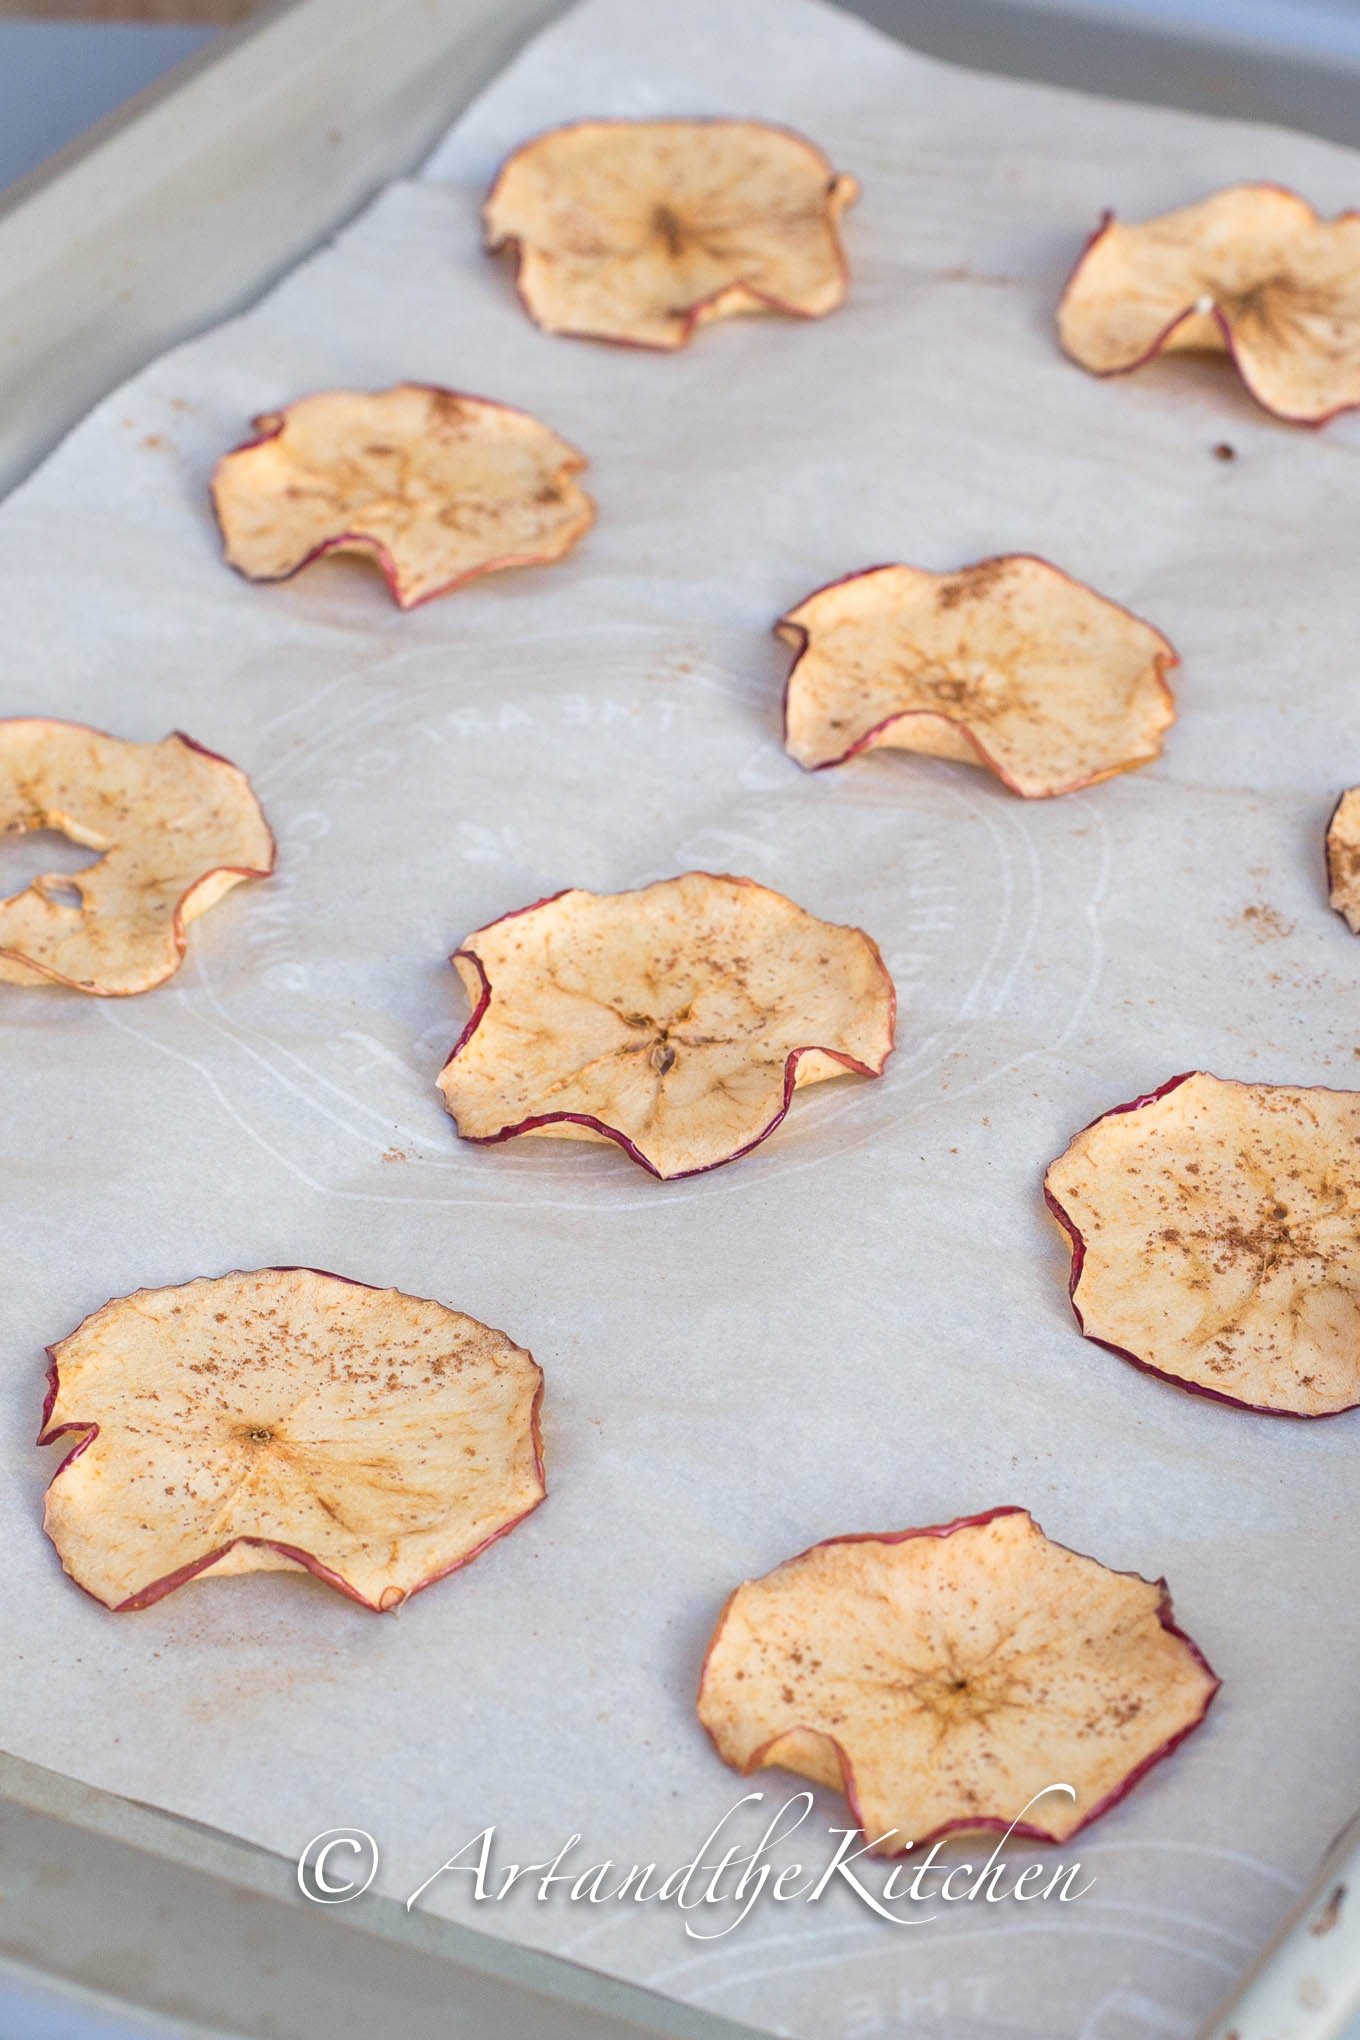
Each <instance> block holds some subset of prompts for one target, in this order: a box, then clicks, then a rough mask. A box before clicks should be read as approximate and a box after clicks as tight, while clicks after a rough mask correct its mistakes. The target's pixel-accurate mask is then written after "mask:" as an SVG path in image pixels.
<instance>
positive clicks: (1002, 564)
mask: <svg viewBox="0 0 1360 2040" xmlns="http://www.w3.org/2000/svg"><path fill="white" fill-rule="evenodd" d="M775 630H776V632H777V634H778V635H779V636H780V637H781V638H783V639H784V641H785V642H786V643H787V644H790V645H792V646H794V648H795V650H796V652H797V657H796V658H795V660H794V663H793V667H792V670H791V671H790V673H789V679H788V686H787V689H786V692H785V696H784V743H785V748H786V749H787V750H788V751H789V753H790V755H791V756H792V757H794V758H796V759H797V760H798V763H799V764H800V765H803V766H805V767H807V769H808V770H809V771H819V770H821V769H822V768H823V767H824V766H828V765H841V764H844V762H845V760H846V759H847V758H853V757H855V756H856V755H857V754H858V753H859V752H861V751H868V750H872V749H874V748H876V747H877V746H880V745H887V746H889V747H891V748H893V749H897V750H905V751H923V752H925V753H927V754H928V755H929V756H930V757H933V758H955V759H961V760H962V761H963V762H965V763H966V764H971V765H978V764H981V765H985V766H987V767H989V769H990V770H991V771H993V772H994V773H995V774H996V776H997V778H998V779H1000V780H1001V781H1002V782H1003V783H1004V784H1005V785H1006V786H1008V787H1010V789H1011V791H1012V792H1013V793H1018V794H1022V795H1023V796H1024V797H1025V798H1026V799H1030V800H1037V799H1043V798H1046V797H1047V796H1049V795H1051V794H1058V793H1073V792H1075V791H1077V789H1078V788H1080V787H1083V786H1093V785H1095V784H1096V782H1097V781H1099V780H1102V779H1110V778H1112V777H1113V776H1114V774H1115V773H1117V772H1130V771H1132V770H1133V769H1134V767H1135V766H1138V765H1145V764H1146V763H1147V762H1148V760H1149V759H1151V758H1155V757H1157V755H1158V753H1159V752H1160V750H1161V747H1162V734H1163V732H1164V731H1165V730H1166V729H1167V728H1168V727H1169V726H1170V724H1171V723H1172V722H1174V720H1175V708H1174V705H1173V702H1172V696H1171V689H1170V687H1169V686H1168V685H1167V679H1166V676H1167V673H1168V672H1169V671H1170V670H1171V668H1172V667H1173V666H1175V665H1177V664H1178V663H1179V660H1178V658H1177V654H1176V651H1175V648H1174V647H1173V646H1172V645H1171V644H1169V643H1168V642H1167V640H1166V639H1165V638H1164V637H1163V636H1162V634H1161V632H1160V631H1157V630H1154V629H1153V628H1152V626H1151V625H1150V624H1147V623H1143V622H1142V621H1141V620H1140V619H1139V618H1138V617H1136V616H1133V615H1131V614H1130V612H1129V611H1128V610H1127V609H1121V608H1120V607H1119V605H1118V603H1115V602H1110V601H1108V600H1107V599H1106V598H1105V597H1104V596H1103V595H1097V594H1096V593H1095V591H1094V590H1093V589H1091V588H1087V587H1085V586H1084V585H1083V584H1082V583H1081V582H1080V581H1074V580H1073V579H1072V578H1071V576H1070V575H1068V574H1064V573H1063V572H1062V571H1061V570H1060V569H1059V568H1057V567H1054V566H1050V565H1049V563H1048V561H1047V560H1041V559H1035V558H1033V557H1031V556H1030V555H1029V554H1027V553H1008V554H1005V555H1003V556H1001V557H999V558H996V559H989V560H980V561H978V563H977V564H976V565H975V566H971V567H964V568H963V569H962V570H961V571H960V572H958V573H953V574H934V573H929V572H927V571H926V570H925V569H924V568H922V567H907V566H890V567H871V568H869V569H868V570H867V571H866V572H864V573H862V574H851V575H850V576H848V577H847V578H846V579H845V580H841V581H833V582H832V583H831V584H830V586H829V587H826V588H821V589H819V590H818V591H817V592H816V593H815V594H813V595H809V596H808V598H807V599H806V601H804V602H800V603H799V605H798V607H797V608H796V609H791V610H790V611H789V613H788V615H787V616H783V617H781V618H780V620H779V622H778V623H777V624H776V625H775Z"/></svg>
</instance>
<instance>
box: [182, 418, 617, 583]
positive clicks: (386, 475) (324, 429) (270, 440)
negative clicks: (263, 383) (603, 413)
mask: <svg viewBox="0 0 1360 2040" xmlns="http://www.w3.org/2000/svg"><path fill="white" fill-rule="evenodd" d="M254 422H255V429H256V432H257V434H258V435H259V436H258V437H257V438H255V439H251V440H248V441H247V442H246V444H245V445H244V446H238V447H237V448H236V450H235V451H234V452H233V453H229V454H227V455H226V456H225V457H224V458H223V459H222V460H220V461H219V462H218V464H217V472H216V473H215V475H214V476H213V485H212V493H213V507H214V509H215V510H216V512H217V521H218V524H219V525H220V526H221V529H222V537H223V541H224V543H225V546H226V557H227V560H228V563H229V564H230V565H231V566H233V567H235V568H237V569H238V571H239V572H241V573H242V574H244V575H245V576H246V578H247V579H248V580H251V581H285V580H287V579H288V578H289V576H290V575H292V574H296V573H297V572H298V571H299V569H300V568H302V567H305V566H306V565H308V563H309V562H310V561H312V560H315V559H319V558H320V557H321V555H322V554H323V553H333V552H345V553H363V554H367V555H368V556H370V557H371V558H373V559H375V560H376V561H377V563H378V565H379V567H380V568H381V569H382V572H383V575H384V577H385V579H386V581H387V585H388V587H389V588H390V589H391V591H392V594H393V596H394V598H395V600H396V602H397V604H398V606H399V607H400V608H402V609H413V608H415V606H416V605H417V604H418V603H421V602H429V601H431V600H432V599H433V597H434V596H436V595H446V594H448V593H449V591H450V590H451V589H453V588H459V587H461V586H462V584H463V583H464V582H465V581H471V580H473V579H475V578H476V576H477V575H479V574H491V573H497V572H499V571H500V569H501V568H503V567H532V566H540V565H544V564H546V563H547V562H549V561H551V560H559V559H561V557H562V555H563V554H564V553H566V552H569V551H570V550H571V548H572V546H574V545H575V544H576V541H577V540H578V539H579V538H580V537H581V536H582V534H583V533H584V532H586V531H588V530H589V528H590V525H591V523H592V521H593V519H594V515H595V507H594V505H593V503H592V502H591V499H590V497H589V496H587V495H586V494H585V492H584V490H582V489H580V488H579V487H578V486H577V485H576V483H575V482H574V481H572V479H571V477H572V476H573V475H574V474H576V473H577V472H578V471H579V470H580V469H581V468H583V467H584V466H585V465H586V462H585V456H584V455H583V454H580V453H578V452H577V451H576V448H575V447H574V446H568V444H567V442H566V440H565V439H559V437H558V435H557V434H556V433H555V432H553V431H550V430H549V428H548V427H547V426H546V425H541V424H540V423H539V421H538V419H537V418H531V417H530V415H529V413H528V412H527V411H516V410H514V409H512V408H511V406H510V405H508V404H496V403H491V402H489V401H488V400H487V399H486V398H483V397H469V396H464V395H462V394H461V393H460V392H458V391H456V390H445V389H436V388H433V387H431V386H430V385H428V384H425V383H398V384H397V385H396V387H395V388H394V389H390V390H381V391H377V392H375V393H372V394H370V393H367V392H361V391H357V390H329V391H324V392H323V393H322V394H320V395H319V396H313V397H303V398H301V399H300V400H299V401H298V402H297V403H295V404H290V405H288V407H287V409H286V410H283V411H272V412H268V413H266V415H265V416H263V417H260V418H257V419H256V420H255V421H254Z"/></svg>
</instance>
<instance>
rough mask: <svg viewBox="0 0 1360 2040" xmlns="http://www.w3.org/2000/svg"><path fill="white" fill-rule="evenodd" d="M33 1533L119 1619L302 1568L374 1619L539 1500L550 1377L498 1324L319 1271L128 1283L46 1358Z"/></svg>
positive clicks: (471, 1554)
mask: <svg viewBox="0 0 1360 2040" xmlns="http://www.w3.org/2000/svg"><path fill="white" fill-rule="evenodd" d="M48 1353H49V1359H50V1367H49V1375H48V1391H47V1399H46V1403H45V1405H44V1409H43V1419H42V1426H41V1429H40V1431H39V1435H38V1443H39V1444H40V1445H47V1444H51V1443H52V1442H53V1441H54V1440H56V1439H58V1438H61V1437H64V1436H70V1435H75V1436H76V1438H77V1443H76V1444H75V1445H74V1447H73V1448H72V1450H71V1451H70V1452H69V1453H68V1454H67V1456H66V1458H65V1459H64V1460H63V1461H62V1463H61V1465H60V1466H59V1467H58V1468H57V1471H56V1473H55V1474H54V1475H53V1477H52V1480H51V1482H50V1484H49V1486H48V1491H47V1502H46V1508H45V1511H44V1528H45V1529H46V1531H47V1534H48V1536H49V1537H50V1538H51V1539H52V1542H53V1543H54V1544H55V1546H56V1548H57V1551H58V1554H59V1555H60V1558H61V1562H62V1565H63V1567H64V1568H65V1570H66V1571H67V1572H68V1573H69V1574H70V1576H71V1578H72V1579H73V1580H75V1582H76V1584H77V1585H78V1586H81V1587H83V1588H84V1589H85V1591H86V1592H87V1593H89V1594H91V1595H92V1596H93V1597H94V1598H95V1599H96V1600H98V1601H102V1602H103V1603H104V1604H105V1606H106V1607H109V1608H112V1609H114V1610H116V1611H118V1612H124V1611H127V1610H131V1609H137V1608H147V1607H150V1606H151V1605H152V1603H154V1602H156V1601H159V1600H161V1599H162V1598H163V1597H164V1596H165V1595H166V1594H169V1593H172V1592H173V1591H174V1590H175V1588H177V1587H181V1586H183V1585H184V1584H185V1583H186V1581H188V1580H191V1579H196V1578H203V1577H205V1576H208V1575H213V1576H216V1577H222V1576H224V1575H226V1574H234V1573H243V1572H273V1571H292V1570H298V1569H301V1570H304V1571H307V1572H310V1573H313V1574H315V1576H316V1577H317V1578H318V1579H320V1580H324V1581H325V1582H326V1584H327V1585H328V1586H332V1587H334V1588H336V1589H337V1591H338V1592H340V1593H342V1594H344V1595H346V1596H348V1598H349V1599H351V1600H353V1601H358V1602H359V1603H360V1604H361V1605H362V1606H364V1607H366V1608H372V1609H375V1610H378V1611H384V1612H385V1611H387V1610H389V1609H392V1608H395V1607H397V1606H399V1605H400V1603H401V1602H402V1601H404V1600H406V1599H408V1598H409V1596H410V1595H411V1594H414V1593H418V1592H419V1591H420V1589H421V1588H422V1587H427V1586H431V1585H433V1583H434V1582H435V1581H436V1580H439V1579H443V1578H444V1577H445V1575H446V1574H448V1573H451V1572H455V1571H457V1570H458V1569H459V1568H460V1567H461V1566H464V1565H467V1564H468V1563H470V1561H471V1560H472V1559H474V1558H476V1557H477V1556H478V1554H479V1553H480V1552H482V1551H484V1550H485V1549H486V1547H487V1545H489V1544H491V1543H493V1542H494V1541H495V1540H496V1539H497V1538H498V1537H502V1536H504V1535H505V1534H506V1532H507V1531H509V1530H513V1529H514V1528H515V1526H516V1524H518V1523H520V1522H522V1521H523V1520H524V1518H525V1517H526V1516H527V1515H529V1514H530V1513H531V1512H532V1511H533V1510H534V1509H536V1508H537V1507H538V1505H539V1503H540V1502H541V1501H542V1500H543V1497H544V1494H545V1493H546V1486H545V1483H544V1478H543V1453H542V1442H541V1437H540V1432H539V1406H540V1403H541V1399H542V1392H543V1376H542V1371H541V1369H540V1368H539V1367H538V1365H537V1364H536V1362H535V1361H534V1359H533V1358H532V1356H531V1355H530V1354H529V1353H527V1352H525V1351H524V1350H523V1349H522V1348H521V1347H519V1346H516V1345H515V1344H514V1343H513V1342H512V1341H511V1340H510V1339H508V1338H507V1337H506V1336H505V1334H504V1333H503V1332H497V1331H493V1330H491V1329H490V1328H489V1327H488V1326H486V1325H484V1324H480V1323H479V1322H478V1321H477V1319H475V1318H470V1317H467V1316H465V1315H464V1314H463V1313H462V1312H461V1311H455V1310H450V1309H449V1308H448V1307H447V1306H446V1305H444V1304H441V1303H434V1302H431V1301H429V1300H428V1299H426V1298H423V1297H415V1296H408V1295H406V1294H404V1293H403V1292H402V1291H400V1290H395V1289H375V1288H373V1287H371V1286H370V1285H369V1284H367V1283H362V1282H355V1281H354V1280H352V1279H351V1278H350V1277H349V1276H344V1275H333V1274H330V1273H327V1272H326V1271H325V1270H322V1269H317V1268H261V1269H254V1270H237V1271H234V1272H233V1273H231V1274H229V1275H222V1276H216V1277H202V1278H200V1279H198V1280H196V1281H193V1282H188V1283H184V1284H182V1285H180V1286H177V1287H174V1288H169V1289H142V1290H137V1291H136V1292H134V1294H133V1295H131V1296H127V1297H119V1298H117V1299H115V1300H114V1301H113V1302H111V1303H107V1304H105V1305H104V1306H103V1307H102V1308H101V1309H100V1310H97V1311H94V1312H93V1313H92V1314H91V1315H90V1316H89V1317H87V1318H86V1319H85V1320H84V1321H83V1323H82V1324H80V1325H78V1326H77V1328H76V1330H75V1331H74V1332H72V1333H71V1334H70V1336H69V1337H68V1338H65V1339H62V1340H60V1341H59V1342H58V1343H57V1344H56V1345H54V1346H51V1347H49V1348H48Z"/></svg>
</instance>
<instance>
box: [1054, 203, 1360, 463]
mask: <svg viewBox="0 0 1360 2040" xmlns="http://www.w3.org/2000/svg"><path fill="white" fill-rule="evenodd" d="M1358 275H1360V213H1357V212H1354V211H1349V212H1343V213H1339V214H1337V215H1336V216H1335V218H1333V219H1330V220H1328V219H1324V218H1323V217H1322V216H1321V214H1319V213H1318V211H1317V209H1316V208H1315V207H1314V206H1312V205H1310V204H1309V202H1308V200H1307V199H1305V198H1303V197H1301V196H1300V195H1299V193H1298V192H1296V191H1291V190H1290V189H1289V188H1288V187H1287V186H1285V185H1282V184H1273V183H1269V182H1264V181H1263V182H1260V183H1254V184H1236V185H1228V186H1226V187H1225V188H1224V189H1222V190H1220V191H1216V192H1213V193H1211V194H1210V196H1209V197H1208V198H1205V199H1200V200H1199V201H1197V202H1196V203H1194V204H1192V205H1187V206H1181V207H1179V208H1177V209H1176V210H1175V211H1173V212H1168V213H1161V214H1158V215H1157V216H1156V217H1154V218H1152V219H1147V220H1140V221H1137V222H1135V223H1133V224H1131V225H1128V226H1126V225H1124V224H1123V223H1122V222H1121V221H1120V220H1119V219H1118V218H1116V216H1115V214H1114V213H1113V212H1109V211H1107V212H1105V213H1104V214H1102V216H1101V219H1100V222H1099V224H1098V225H1097V227H1096V229H1095V232H1094V233H1093V234H1092V235H1091V237H1090V239H1089V240H1088V241H1087V243H1086V246H1085V247H1084V248H1083V250H1082V252H1081V254H1080V255H1079V257H1078V258H1077V261H1076V263H1075V265H1074V267H1073V269H1072V272H1071V275H1070V276H1069V277H1068V279H1067V283H1066V285H1065V287H1064V289H1063V293H1062V297H1061V299H1060V301H1059V304H1058V334H1059V338H1060V340H1061V342H1062V346H1063V349H1064V352H1065V353H1066V354H1067V355H1068V356H1069V358H1070V359H1071V360H1073V361H1075V362H1076V363H1077V364H1078V365H1079V366H1080V367H1082V368H1085V369H1087V370H1089V371H1090V373H1091V374H1093V375H1098V376H1116V375H1127V374H1129V373H1130V372H1131V371H1132V370H1134V369H1137V368H1141V367H1143V366H1144V365H1145V364H1146V363H1147V362H1149V361H1151V360H1153V359H1154V357H1155V356H1157V355H1158V354H1162V353H1166V352H1189V351H1192V350H1196V351H1200V352H1209V353H1217V354H1226V355H1227V356H1228V357H1229V359H1230V360H1231V361H1232V363H1233V366H1234V367H1235V369H1236V370H1237V373H1238V375H1239V376H1240V378H1241V380H1242V383H1243V386H1244V387H1245V388H1246V390H1247V391H1248V393H1249V394H1250V395H1251V396H1252V397H1253V398H1254V399H1255V401H1256V402H1257V403H1258V404H1260V405H1261V407H1262V408H1263V409H1264V410H1266V411H1269V412H1270V413H1271V414H1272V415H1273V416H1274V417H1276V418H1279V419H1281V420H1282V421H1283V422H1284V423H1286V424H1291V425H1314V426H1320V425H1325V424H1327V423H1328V422H1329V421H1330V420H1331V419H1333V418H1335V417H1337V416H1339V415H1340V414H1341V413H1342V412H1344V411H1349V410H1353V409H1354V408H1355V407H1356V405H1357V404H1360V282H1357V276H1358Z"/></svg>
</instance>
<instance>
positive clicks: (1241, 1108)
mask: <svg viewBox="0 0 1360 2040" xmlns="http://www.w3.org/2000/svg"><path fill="white" fill-rule="evenodd" d="M1044 1194H1045V1196H1046V1198H1047V1200H1048V1205H1049V1208H1050V1210H1051V1211H1052V1212H1053V1215H1054V1217H1055V1218H1056V1219H1057V1221H1058V1223H1059V1225H1060V1226H1061V1227H1062V1229H1063V1231H1064V1233H1066V1235H1067V1238H1068V1241H1069V1244H1070V1245H1071V1249H1072V1276H1071V1284H1070V1294H1071V1298H1072V1308H1073V1310H1074V1311H1075V1313H1076V1317H1077V1323H1078V1324H1079V1325H1080V1327H1081V1329H1082V1331H1083V1332H1084V1333H1085V1335H1086V1337H1087V1338H1088V1339H1094V1340H1096V1341H1097V1343H1098V1344H1100V1345H1102V1346H1108V1347H1109V1348H1110V1350H1111V1351H1112V1352H1114V1353H1118V1354H1119V1355H1120V1356H1121V1357H1122V1358H1123V1359H1125V1360H1132V1361H1133V1362H1134V1364H1135V1365H1136V1366H1138V1367H1142V1368H1145V1369H1146V1370H1147V1371H1148V1372H1149V1373H1151V1374H1160V1375H1162V1376H1164V1377H1165V1378H1166V1379H1167V1380H1169V1381H1174V1382H1178V1383H1179V1384H1180V1385H1181V1386H1182V1387H1183V1388H1188V1389H1193V1390H1194V1391H1195V1393H1196V1394H1198V1395H1207V1396H1212V1397H1214V1398H1215V1399H1216V1400H1217V1401H1219V1402H1227V1403H1237V1404H1240V1405H1242V1406H1243V1407H1245V1408H1248V1409H1255V1410H1263V1411H1267V1412H1271V1413H1274V1414H1276V1415H1282V1416H1292V1417H1325V1416H1331V1415H1332V1414H1333V1413H1334V1412H1336V1411H1337V1410H1346V1409H1352V1408H1354V1407H1355V1406H1356V1404H1357V1403H1360V1092H1355V1091H1331V1090H1326V1089H1323V1088H1321V1087H1317V1086H1314V1087H1311V1088H1305V1087H1302V1086H1298V1085H1291V1084H1241V1083H1234V1082H1230V1081H1227V1080H1225V1079H1223V1078H1220V1077H1212V1076H1207V1075H1205V1074H1203V1073H1202V1072H1198V1071H1192V1072H1191V1073H1189V1074H1188V1075H1185V1076H1180V1077H1173V1078H1172V1079H1171V1081H1170V1082H1169V1083H1167V1084H1164V1085H1163V1086H1162V1088H1161V1089H1160V1090H1159V1091H1152V1092H1149V1093H1148V1095H1147V1096H1145V1097H1142V1098H1135V1099H1133V1101H1132V1102H1131V1103H1130V1104H1128V1105H1118V1106H1116V1107H1115V1108H1114V1110H1113V1111H1111V1112H1107V1113H1106V1114H1105V1115H1104V1116H1103V1118H1100V1119H1097V1120H1096V1121H1095V1122H1094V1123H1093V1124H1092V1125H1090V1126H1088V1127H1087V1128H1086V1129H1085V1131H1084V1132H1083V1133H1079V1134H1078V1135H1077V1137H1076V1139H1075V1140H1074V1141H1073V1142H1072V1144H1071V1146H1070V1147H1069V1148H1068V1149H1067V1151H1066V1152H1065V1153H1064V1154H1062V1155H1060V1156H1059V1158H1058V1160H1057V1161H1056V1162H1054V1163H1053V1164H1052V1166H1051V1167H1050V1169H1049V1171H1048V1174H1047V1176H1046V1177H1045V1179H1044Z"/></svg>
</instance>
